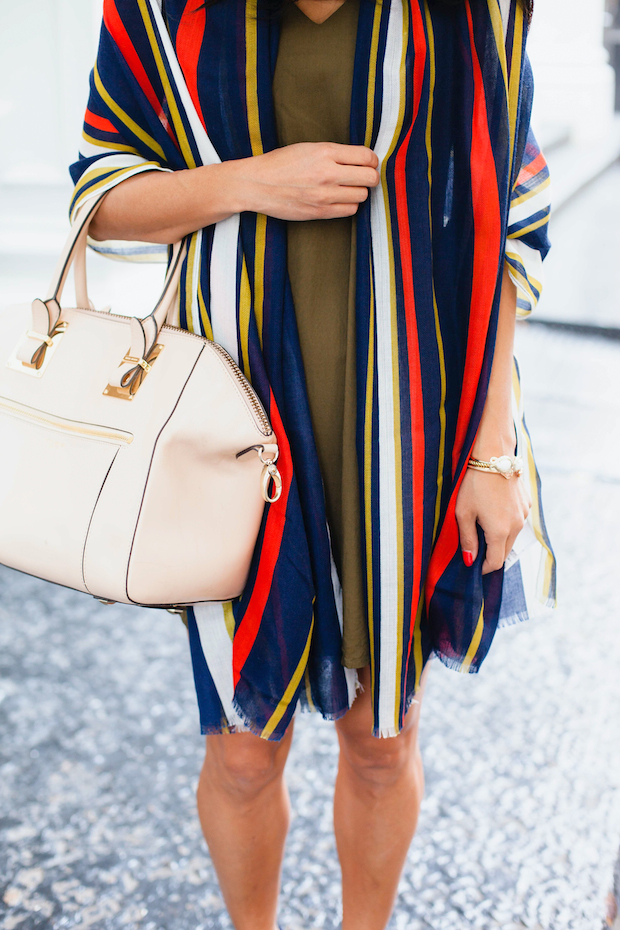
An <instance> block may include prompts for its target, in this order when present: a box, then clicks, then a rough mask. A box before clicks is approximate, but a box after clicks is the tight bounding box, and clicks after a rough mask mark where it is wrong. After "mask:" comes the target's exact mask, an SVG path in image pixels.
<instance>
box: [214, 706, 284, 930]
mask: <svg viewBox="0 0 620 930" xmlns="http://www.w3.org/2000/svg"><path fill="white" fill-rule="evenodd" d="M292 736H293V725H292V724H291V726H290V727H289V728H288V730H287V732H286V735H285V736H284V737H283V739H282V740H281V741H280V742H279V743H276V742H268V741H267V740H264V739H260V738H259V737H258V736H254V735H253V734H251V733H235V734H230V735H221V736H208V737H207V754H206V756H205V762H204V765H203V768H202V773H201V775H200V781H199V783H198V792H197V799H198V813H199V815H200V822H201V824H202V829H203V832H204V835H205V839H206V841H207V845H208V847H209V852H210V853H211V858H212V860H213V865H214V866H215V871H216V872H217V877H218V880H219V883H220V888H221V889H222V894H223V896H224V901H225V902H226V907H227V908H228V912H229V914H230V917H231V920H232V922H233V924H234V925H235V928H236V930H275V927H276V910H277V904H278V892H279V888H280V870H281V866H282V855H283V852H284V842H285V840H286V833H287V830H288V825H289V811H290V808H289V799H288V792H287V789H286V785H285V783H284V778H283V773H284V765H285V763H286V757H287V756H288V752H289V749H290V746H291V739H292Z"/></svg>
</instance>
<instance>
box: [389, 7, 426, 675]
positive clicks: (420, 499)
mask: <svg viewBox="0 0 620 930" xmlns="http://www.w3.org/2000/svg"><path fill="white" fill-rule="evenodd" d="M410 8H411V12H412V17H413V21H412V32H413V43H414V45H413V47H414V71H413V88H414V90H413V113H412V117H411V125H410V127H409V131H408V132H407V135H406V136H405V138H404V140H403V142H402V144H401V145H400V147H399V150H398V153H397V155H396V158H395V160H394V184H395V193H396V215H397V219H398V241H399V250H400V265H401V269H402V275H403V297H404V304H405V324H406V328H407V353H408V367H409V396H410V405H411V445H412V460H413V468H412V476H411V485H412V499H413V557H414V565H413V579H412V586H413V597H412V601H411V616H410V618H409V632H410V637H409V648H408V650H407V659H406V665H405V681H406V680H407V671H408V668H409V659H410V655H411V644H412V642H413V628H414V625H415V620H416V615H417V608H418V600H419V595H418V592H419V590H420V581H421V575H422V532H423V529H424V464H425V459H424V455H425V439H424V398H423V394H422V370H421V364H420V344H419V341H418V325H417V319H416V308H415V292H414V283H413V259H412V254H411V242H412V237H411V229H410V224H409V204H408V202H407V177H406V161H407V152H408V149H409V142H410V140H411V133H412V131H413V127H414V125H415V121H416V119H417V116H418V112H419V109H420V100H421V97H422V84H423V81H424V70H425V67H426V53H427V42H426V32H425V29H424V23H423V20H422V15H421V11H420V7H419V6H418V4H417V3H416V4H411V7H410Z"/></svg>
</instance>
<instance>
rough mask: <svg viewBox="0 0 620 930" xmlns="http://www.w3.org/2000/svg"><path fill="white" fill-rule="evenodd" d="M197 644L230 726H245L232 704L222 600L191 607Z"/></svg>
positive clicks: (228, 643)
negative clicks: (198, 637) (220, 602)
mask: <svg viewBox="0 0 620 930" xmlns="http://www.w3.org/2000/svg"><path fill="white" fill-rule="evenodd" d="M194 615H195V617H196V625H197V626H198V633H199V636H200V645H201V647H202V652H203V655H204V657H205V661H206V663H207V666H208V668H209V672H210V674H211V678H212V679H213V684H214V685H215V688H216V690H217V693H218V696H219V699H220V701H221V703H222V707H223V709H224V713H225V714H226V719H227V720H228V723H229V725H230V726H234V727H237V728H238V729H246V728H245V726H244V724H243V721H242V719H241V717H240V716H239V714H238V713H237V711H236V710H235V709H234V707H233V695H234V692H235V689H234V686H233V672H232V640H231V638H230V636H229V634H228V628H227V627H226V620H225V618H224V607H223V605H222V604H216V603H211V604H197V605H196V606H195V607H194Z"/></svg>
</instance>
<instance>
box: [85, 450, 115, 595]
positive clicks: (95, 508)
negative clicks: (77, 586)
mask: <svg viewBox="0 0 620 930" xmlns="http://www.w3.org/2000/svg"><path fill="white" fill-rule="evenodd" d="M104 444H105V445H114V443H111V442H106V443H104ZM120 448H121V447H120V445H119V446H117V447H116V452H115V453H114V455H113V457H112V461H111V462H110V465H109V467H108V470H107V471H106V473H105V478H104V479H103V481H102V482H101V487H100V488H99V493H98V494H97V500H96V501H95V503H94V505H93V509H92V512H91V515H90V519H89V521H88V526H87V527H86V532H85V534H84V541H83V542H82V583H83V584H84V587H85V588H86V591H87V592H88V593H89V594H93V592H92V591H91V590H90V588H89V587H88V585H87V584H86V576H85V575H84V563H85V562H86V549H87V548H88V539H89V536H90V528H91V525H92V522H93V518H94V516H95V511H96V510H97V504H98V503H99V499H100V497H101V495H102V493H103V489H104V487H105V485H106V482H107V480H108V478H109V476H110V472H111V471H112V466H113V465H114V462H115V461H116V457H117V455H118V453H119V451H120ZM95 596H96V595H94V594H93V597H95Z"/></svg>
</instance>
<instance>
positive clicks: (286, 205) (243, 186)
mask: <svg viewBox="0 0 620 930" xmlns="http://www.w3.org/2000/svg"><path fill="white" fill-rule="evenodd" d="M378 164H379V160H378V158H377V156H376V155H375V153H374V152H373V151H372V150H371V149H369V148H366V146H363V145H340V144H338V143H335V142H300V143H297V144H295V145H287V146H284V147H282V148H279V149H274V151H272V152H266V153H265V154H264V155H255V156H253V157H250V158H239V159H233V160H230V161H225V162H222V163H220V164H216V165H204V166H203V167H200V168H192V169H186V170H183V171H172V172H159V171H149V172H144V173H142V174H138V175H134V176H133V177H130V178H127V179H126V180H125V181H122V182H121V183H120V184H118V185H117V186H116V187H115V188H113V189H112V190H111V191H110V192H109V193H108V195H107V196H106V198H105V200H104V201H103V203H102V204H101V207H100V208H99V210H98V211H97V215H96V216H95V218H94V220H93V222H92V224H91V236H92V237H93V238H94V239H98V240H102V239H137V240H140V241H143V242H162V243H171V242H176V241H177V240H179V239H181V238H183V236H185V235H187V234H188V233H190V232H194V231H195V230H197V229H202V228H203V227H205V226H210V225H211V224H212V223H217V222H219V220H223V219H225V218H226V217H228V216H231V215H232V214H233V213H241V212H243V211H244V210H251V211H253V212H255V213H266V214H267V215H269V216H275V217H278V218H279V219H283V220H312V219H332V218H333V217H338V216H351V215H353V214H354V213H355V212H356V211H357V208H358V206H359V204H360V203H361V202H362V201H363V200H365V199H366V198H367V197H368V188H369V187H376V185H377V184H378V183H379V180H380V178H379V172H378V171H377V167H378Z"/></svg>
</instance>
